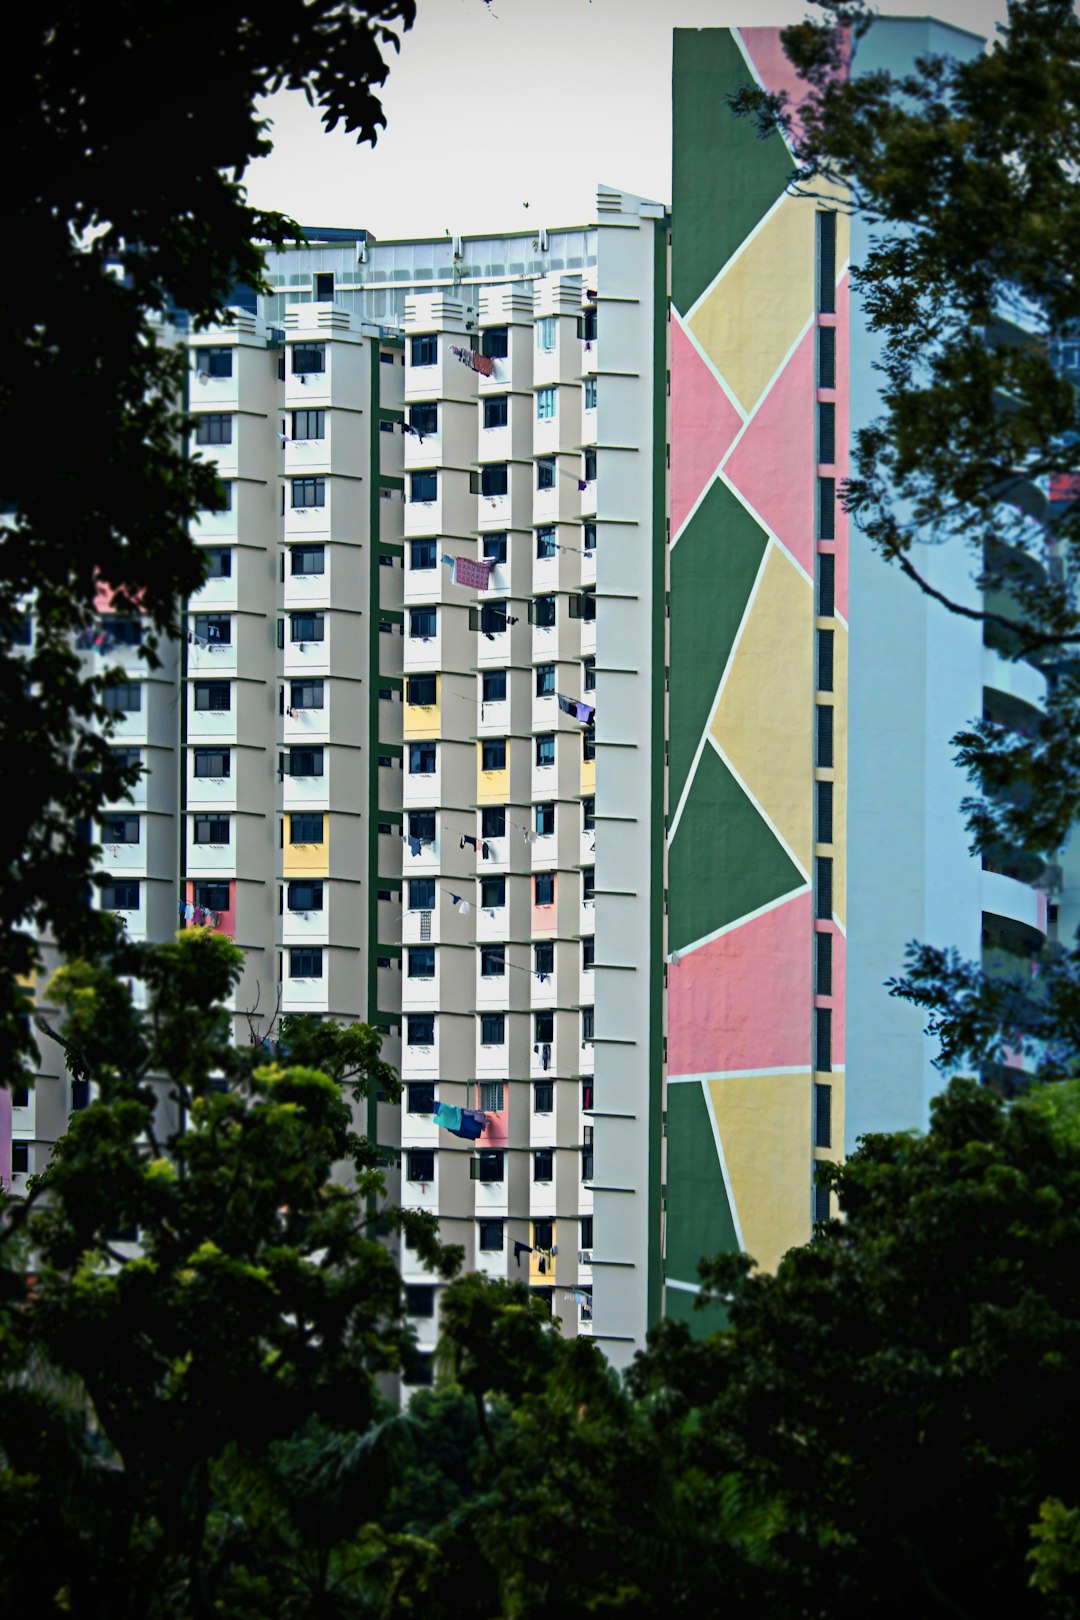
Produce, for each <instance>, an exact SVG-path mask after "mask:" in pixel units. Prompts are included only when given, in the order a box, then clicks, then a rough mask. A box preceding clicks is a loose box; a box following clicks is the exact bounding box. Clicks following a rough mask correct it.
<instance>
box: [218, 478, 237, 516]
mask: <svg viewBox="0 0 1080 1620" xmlns="http://www.w3.org/2000/svg"><path fill="white" fill-rule="evenodd" d="M218 488H219V489H220V491H221V505H220V506H219V507H216V508H215V510H216V511H219V512H231V511H232V503H233V481H232V479H231V478H222V479H220V480H219V481H218Z"/></svg>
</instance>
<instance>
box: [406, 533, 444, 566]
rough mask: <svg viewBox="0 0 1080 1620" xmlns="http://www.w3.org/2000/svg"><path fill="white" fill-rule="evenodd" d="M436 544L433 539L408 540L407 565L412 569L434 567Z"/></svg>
mask: <svg viewBox="0 0 1080 1620" xmlns="http://www.w3.org/2000/svg"><path fill="white" fill-rule="evenodd" d="M435 553H436V546H435V542H434V540H410V542H409V567H410V568H412V569H417V570H418V569H422V568H434V567H435V566H436V564H437V561H438V559H437V557H436V555H435Z"/></svg>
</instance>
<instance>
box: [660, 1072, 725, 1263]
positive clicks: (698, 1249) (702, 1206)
mask: <svg viewBox="0 0 1080 1620" xmlns="http://www.w3.org/2000/svg"><path fill="white" fill-rule="evenodd" d="M738 1247H739V1242H738V1238H737V1237H736V1235H735V1222H734V1220H733V1219H732V1215H731V1210H730V1208H729V1207H728V1197H727V1188H726V1187H725V1186H724V1176H723V1172H722V1171H721V1169H720V1158H719V1155H718V1154H717V1151H716V1140H715V1138H714V1136H713V1128H712V1121H711V1120H710V1118H709V1110H708V1107H707V1105H706V1102H705V1094H704V1092H703V1090H702V1087H701V1085H700V1084H698V1083H696V1082H688V1083H684V1084H680V1085H677V1086H671V1087H669V1089H668V1101H667V1261H666V1265H665V1270H666V1272H667V1275H668V1276H669V1277H676V1278H678V1280H679V1281H680V1282H690V1283H692V1282H697V1280H698V1269H697V1268H698V1261H699V1260H706V1259H709V1258H710V1257H711V1256H712V1255H714V1254H721V1253H730V1252H731V1250H733V1249H737V1248H738ZM669 1292H674V1290H671V1291H669Z"/></svg>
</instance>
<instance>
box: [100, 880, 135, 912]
mask: <svg viewBox="0 0 1080 1620" xmlns="http://www.w3.org/2000/svg"><path fill="white" fill-rule="evenodd" d="M101 909H102V910H103V911H138V909H139V885H138V884H137V883H106V884H105V885H104V887H103V888H102V891H101Z"/></svg>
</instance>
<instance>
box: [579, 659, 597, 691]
mask: <svg viewBox="0 0 1080 1620" xmlns="http://www.w3.org/2000/svg"><path fill="white" fill-rule="evenodd" d="M581 668H582V673H583V676H584V681H583V688H584V690H585V691H586V692H595V691H596V659H595V658H583V659H582V661H581Z"/></svg>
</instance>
